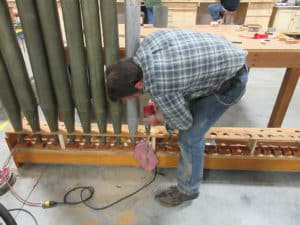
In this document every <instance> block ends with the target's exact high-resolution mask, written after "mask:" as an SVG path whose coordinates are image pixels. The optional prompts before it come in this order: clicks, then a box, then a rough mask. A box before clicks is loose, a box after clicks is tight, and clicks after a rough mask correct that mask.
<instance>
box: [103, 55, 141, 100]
mask: <svg viewBox="0 0 300 225" xmlns="http://www.w3.org/2000/svg"><path fill="white" fill-rule="evenodd" d="M106 76H107V80H106V81H107V90H108V96H109V97H110V98H111V99H112V100H113V101H115V100H117V99H120V98H126V97H136V96H139V95H140V93H141V91H142V90H143V87H144V85H143V72H142V70H141V68H140V67H139V66H138V65H137V64H135V63H134V61H133V59H132V58H128V59H124V60H120V61H119V62H117V63H115V64H112V65H111V66H109V67H108V68H107V70H106Z"/></svg>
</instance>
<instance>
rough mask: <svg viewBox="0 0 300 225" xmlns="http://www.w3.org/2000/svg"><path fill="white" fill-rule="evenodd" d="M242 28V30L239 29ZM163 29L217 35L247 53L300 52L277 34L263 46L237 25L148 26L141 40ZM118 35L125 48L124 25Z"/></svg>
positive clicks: (296, 45)
mask: <svg viewBox="0 0 300 225" xmlns="http://www.w3.org/2000/svg"><path fill="white" fill-rule="evenodd" d="M241 28H242V29H241ZM163 29H185V30H195V31H199V32H209V33H213V34H217V35H221V36H224V37H225V38H227V39H228V40H230V41H232V42H241V44H237V46H239V47H241V48H243V49H246V50H248V51H249V52H251V51H255V52H300V41H298V43H296V44H287V43H285V42H284V41H279V39H278V36H279V34H276V33H275V34H273V35H269V41H267V42H266V43H265V44H263V43H261V40H259V39H253V38H251V37H253V35H254V34H255V32H248V28H245V27H242V26H239V25H218V26H210V25H194V26H188V27H184V28H182V27H181V28H176V27H174V28H170V27H169V28H154V27H149V26H143V27H141V40H142V39H143V38H144V37H145V36H147V35H148V34H150V33H152V32H155V31H158V30H163ZM264 32H265V30H263V29H261V30H260V31H259V32H258V33H264ZM119 35H120V47H121V48H124V47H125V38H124V37H125V32H124V24H120V25H119Z"/></svg>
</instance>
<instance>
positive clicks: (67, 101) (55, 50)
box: [35, 0, 74, 133]
mask: <svg viewBox="0 0 300 225" xmlns="http://www.w3.org/2000/svg"><path fill="white" fill-rule="evenodd" d="M35 2H36V6H37V10H38V15H39V19H40V25H41V30H42V33H43V38H44V42H45V47H46V54H47V58H48V64H49V69H50V75H51V78H52V83H53V88H54V91H55V95H56V100H57V104H58V111H59V112H60V113H61V116H62V120H63V122H64V123H65V126H66V129H67V131H68V132H69V133H70V132H74V103H73V99H72V93H71V87H70V83H69V79H68V73H67V64H66V59H65V53H64V47H63V42H62V37H61V31H60V27H59V18H58V13H57V8H56V0H36V1H35Z"/></svg>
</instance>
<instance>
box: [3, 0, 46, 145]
mask: <svg viewBox="0 0 300 225" xmlns="http://www.w3.org/2000/svg"><path fill="white" fill-rule="evenodd" d="M0 34H1V35H0V51H1V53H2V56H3V59H4V62H5V64H6V67H7V70H8V73H9V76H10V80H11V82H12V85H13V87H14V90H15V94H16V97H17V99H18V102H19V105H20V107H21V111H22V112H23V114H24V115H25V117H26V119H27V120H28V122H29V125H30V126H31V129H32V130H33V131H34V132H38V131H40V124H39V116H38V110H37V103H36V100H35V98H34V94H33V91H32V88H31V86H30V82H29V78H28V74H27V71H26V67H25V63H24V60H23V57H22V53H21V50H20V48H19V46H18V41H17V38H16V35H15V32H14V29H13V26H12V23H11V20H10V16H9V11H8V6H7V2H6V0H0ZM37 137H38V141H39V139H40V136H39V135H38V136H37Z"/></svg>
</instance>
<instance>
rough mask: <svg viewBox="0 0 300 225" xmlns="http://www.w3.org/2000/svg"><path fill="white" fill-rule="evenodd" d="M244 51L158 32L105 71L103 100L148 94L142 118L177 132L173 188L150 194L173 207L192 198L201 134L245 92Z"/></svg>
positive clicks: (203, 36) (191, 35) (216, 39)
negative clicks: (147, 111)
mask: <svg viewBox="0 0 300 225" xmlns="http://www.w3.org/2000/svg"><path fill="white" fill-rule="evenodd" d="M246 56H247V52H246V51H245V50H242V49H240V48H238V47H236V46H235V45H234V44H232V43H231V42H230V41H228V40H227V39H225V38H223V37H221V36H217V35H213V34H209V33H201V32H196V31H187V30H176V29H174V30H161V31H156V32H153V33H151V34H150V35H148V36H147V37H146V38H144V40H143V42H142V43H141V45H140V47H139V48H138V50H137V51H136V53H135V55H134V57H133V58H127V59H123V60H120V61H118V62H116V63H115V64H113V65H111V66H110V67H108V68H107V70H106V76H107V79H106V80H107V90H108V96H109V97H110V98H111V99H112V100H117V99H128V98H134V97H138V96H140V95H141V94H142V93H144V92H147V93H150V96H151V100H152V101H153V102H154V103H155V105H156V107H157V109H158V111H157V112H156V113H155V114H154V115H151V116H149V117H147V118H145V119H144V121H145V122H147V123H150V124H151V125H152V126H155V125H162V124H164V125H165V126H166V129H167V131H168V132H169V133H170V134H171V133H172V132H173V130H174V129H178V130H179V135H178V142H179V148H180V158H179V164H178V168H177V185H176V186H171V187H169V188H168V189H166V190H163V191H162V192H160V193H158V194H156V195H155V199H156V200H157V201H159V202H160V203H161V204H162V205H167V206H177V205H179V204H181V203H183V202H185V201H188V200H192V199H195V198H197V197H198V195H199V187H200V184H201V181H202V177H203V161H204V148H205V137H204V136H205V133H206V132H207V131H208V129H209V128H210V127H211V126H212V125H213V124H214V123H215V122H216V121H217V120H218V119H219V118H220V116H221V115H222V114H223V113H224V112H225V111H226V110H227V109H228V108H229V107H230V106H231V105H233V104H235V103H237V102H238V101H239V100H240V98H241V97H242V96H243V94H244V93H245V88H246V83H247V78H248V69H247V67H246V65H245V63H246Z"/></svg>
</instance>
